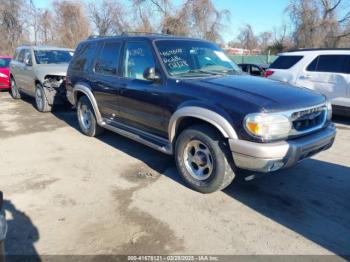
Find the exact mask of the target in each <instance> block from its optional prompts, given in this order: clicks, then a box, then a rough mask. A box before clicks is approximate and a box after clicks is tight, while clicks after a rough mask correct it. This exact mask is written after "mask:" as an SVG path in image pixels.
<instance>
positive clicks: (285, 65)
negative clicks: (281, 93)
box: [270, 55, 303, 69]
mask: <svg viewBox="0 0 350 262" xmlns="http://www.w3.org/2000/svg"><path fill="white" fill-rule="evenodd" d="M302 58H303V56H290V55H288V56H287V55H286V56H280V57H278V58H277V59H276V61H275V62H273V63H272V65H271V66H270V68H273V69H289V68H291V67H292V66H294V65H295V64H296V63H298V62H299V61H300V60H301V59H302Z"/></svg>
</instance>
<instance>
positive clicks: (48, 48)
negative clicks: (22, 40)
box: [18, 45, 74, 51]
mask: <svg viewBox="0 0 350 262" xmlns="http://www.w3.org/2000/svg"><path fill="white" fill-rule="evenodd" d="M18 48H20V49H22V48H31V49H33V50H63V51H74V49H72V48H65V47H58V46H45V45H23V46H19V47H18Z"/></svg>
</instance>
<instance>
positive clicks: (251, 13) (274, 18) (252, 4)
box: [34, 0, 289, 42]
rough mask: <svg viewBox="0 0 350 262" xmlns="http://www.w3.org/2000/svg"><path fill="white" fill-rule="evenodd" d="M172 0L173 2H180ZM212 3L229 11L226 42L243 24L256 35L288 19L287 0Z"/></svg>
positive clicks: (43, 0)
mask: <svg viewBox="0 0 350 262" xmlns="http://www.w3.org/2000/svg"><path fill="white" fill-rule="evenodd" d="M87 1H88V0H82V2H87ZM97 1H98V0H97ZM173 1H174V3H175V4H179V3H181V2H182V1H181V0H173ZM34 3H35V4H36V6H37V7H38V8H45V7H48V6H50V5H51V3H52V0H34ZM213 3H214V4H215V5H216V6H217V9H218V10H223V9H228V10H229V11H230V12H231V21H230V22H229V23H228V25H227V27H226V28H225V29H224V31H225V32H224V33H223V34H222V35H223V37H224V40H225V41H226V42H228V41H230V40H233V39H235V38H236V36H237V34H238V32H239V29H240V28H241V27H243V26H244V25H245V24H251V25H252V27H253V30H254V33H255V34H257V35H258V34H259V33H262V32H264V31H272V30H273V28H274V27H280V26H281V25H282V23H283V21H286V22H287V21H288V17H287V15H286V14H285V13H284V10H285V8H286V7H287V5H288V3H289V0H213Z"/></svg>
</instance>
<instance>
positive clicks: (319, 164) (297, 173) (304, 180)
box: [0, 92, 350, 258]
mask: <svg viewBox="0 0 350 262" xmlns="http://www.w3.org/2000/svg"><path fill="white" fill-rule="evenodd" d="M336 122H337V128H338V134H337V138H336V142H335V145H334V147H333V148H332V149H331V150H329V151H327V152H323V153H321V154H319V155H318V156H316V157H314V158H313V159H310V160H307V161H305V162H303V163H301V164H300V165H299V166H297V167H295V168H293V169H290V170H286V171H281V172H277V173H275V174H272V175H267V176H263V177H260V178H258V179H256V180H253V181H250V182H240V183H234V184H233V185H231V186H230V187H229V188H228V189H226V190H225V191H223V192H218V193H215V194H211V195H202V194H199V193H196V192H194V191H192V190H190V189H188V188H187V187H186V186H185V185H184V184H183V183H182V181H181V180H180V179H179V178H178V174H177V172H176V169H175V166H174V162H173V160H172V158H171V157H168V156H165V155H162V154H161V153H158V152H156V151H153V150H152V149H149V148H147V147H145V146H143V145H140V144H138V143H135V142H133V141H130V140H128V139H126V138H123V137H121V136H119V135H116V134H113V133H110V132H106V133H105V134H104V135H103V136H102V137H100V138H98V139H95V138H88V137H85V136H83V135H82V134H81V133H80V132H79V130H78V126H77V122H76V117H75V113H74V112H73V111H70V110H68V109H60V110H58V111H56V112H53V113H48V114H41V113H39V112H37V111H36V110H35V108H34V106H33V101H32V100H31V99H27V98H26V99H24V100H19V101H14V100H12V99H11V98H10V96H9V95H8V93H6V92H1V93H0V149H1V150H0V159H1V161H0V189H1V190H2V191H4V194H5V208H6V213H7V217H8V225H9V231H8V237H7V241H6V250H7V253H8V254H12V255H16V254H17V255H28V254H31V255H73V254H74V255H82V254H85V255H86V254H89V255H98V254H133V255H134V254H196V255H200V254H211V255H229V254H230V255H233V254H234V255H252V254H253V255H254V254H260V255H262V254H264V255H266V254H270V255H272V254H274V255H275V254H279V255H290V254H299V255H311V254H312V255H330V254H335V255H337V256H340V258H345V257H344V255H347V254H348V255H349V254H350V153H349V152H350V151H349V148H350V118H348V119H346V118H338V119H336Z"/></svg>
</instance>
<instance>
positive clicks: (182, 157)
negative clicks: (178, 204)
mask: <svg viewBox="0 0 350 262" xmlns="http://www.w3.org/2000/svg"><path fill="white" fill-rule="evenodd" d="M175 156H176V165H177V167H178V170H179V172H180V175H181V176H182V177H183V179H184V180H185V181H186V183H187V184H188V185H189V186H190V187H192V188H193V189H195V190H196V191H199V192H201V193H213V192H215V191H218V190H222V189H224V188H226V187H227V186H228V185H230V184H231V182H232V181H233V179H234V178H235V173H234V171H233V163H232V162H233V161H232V160H231V157H230V154H229V150H228V147H227V143H226V142H225V139H224V138H223V137H222V136H221V135H220V134H219V133H218V132H217V131H216V130H215V129H213V128H211V127H209V126H205V125H199V126H193V127H190V128H188V129H186V130H185V131H183V132H182V133H181V134H180V136H179V137H178V139H177V141H176V146H175Z"/></svg>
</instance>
